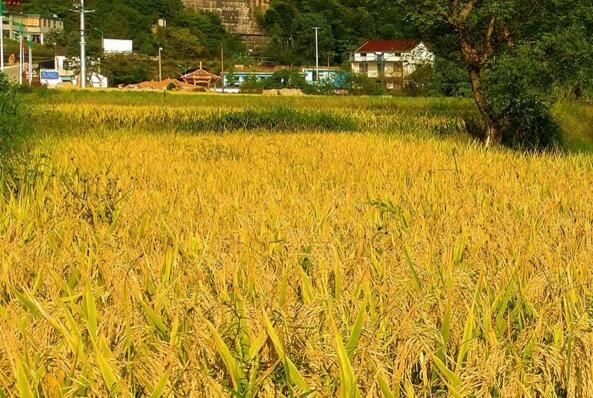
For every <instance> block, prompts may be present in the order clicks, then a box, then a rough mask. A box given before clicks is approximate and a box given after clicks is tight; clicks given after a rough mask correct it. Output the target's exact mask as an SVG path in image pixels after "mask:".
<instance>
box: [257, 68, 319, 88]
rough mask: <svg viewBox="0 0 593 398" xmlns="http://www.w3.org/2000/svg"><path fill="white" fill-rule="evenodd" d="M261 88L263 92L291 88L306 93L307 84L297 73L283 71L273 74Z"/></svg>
mask: <svg viewBox="0 0 593 398" xmlns="http://www.w3.org/2000/svg"><path fill="white" fill-rule="evenodd" d="M263 88H264V90H275V89H282V88H292V89H298V90H302V91H307V90H308V89H309V84H308V83H307V81H306V80H305V77H304V76H303V75H301V74H300V73H299V72H296V71H291V70H288V69H284V70H280V71H278V72H275V73H274V74H273V75H272V76H270V77H269V78H267V79H266V80H264V82H263Z"/></svg>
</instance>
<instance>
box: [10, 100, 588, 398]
mask: <svg viewBox="0 0 593 398" xmlns="http://www.w3.org/2000/svg"><path fill="white" fill-rule="evenodd" d="M36 95H37V96H36V97H31V98H33V99H34V101H33V100H31V103H30V104H29V106H30V107H31V108H32V114H33V115H34V121H35V123H36V128H37V135H36V136H35V137H34V138H33V139H32V143H31V145H29V146H28V147H27V151H28V153H27V155H28V157H27V159H28V161H27V162H20V163H18V164H16V165H14V170H13V171H12V172H11V173H3V174H2V175H1V184H0V190H1V191H0V253H1V256H2V261H1V266H2V270H1V272H0V336H1V338H2V342H3V344H1V345H0V395H2V396H23V397H34V396H56V397H57V396H65V397H74V396H109V395H112V396H132V395H133V396H153V397H161V396H195V397H228V396H232V397H305V396H315V397H363V396H364V397H388V398H391V397H415V396H417V397H427V396H431V397H433V396H434V397H439V396H442V397H446V396H447V397H448V396H453V397H471V396H475V397H482V396H484V397H511V396H512V397H514V396H525V397H527V396H540V397H584V396H589V395H590V394H591V392H592V391H593V365H592V364H593V352H592V347H593V332H592V328H591V326H592V318H591V317H592V316H593V307H592V305H591V304H592V303H593V295H592V293H591V286H592V283H593V275H592V271H591V267H589V265H588V264H589V262H590V257H591V253H592V252H593V238H592V237H593V234H592V232H593V231H592V225H593V222H592V220H593V206H591V204H590V203H589V201H588V199H587V198H589V197H590V187H591V185H592V184H593V161H592V158H591V155H590V154H588V153H586V152H583V153H580V154H571V153H559V152H555V153H549V154H545V153H544V154H538V155H536V154H526V153H520V152H513V151H509V150H505V149H495V150H485V149H484V148H483V146H482V145H481V144H479V143H476V142H474V141H472V139H471V138H468V137H467V133H466V132H465V129H466V123H465V120H466V117H467V116H468V115H469V116H471V114H472V112H471V104H470V103H468V102H466V101H454V100H439V99H434V100H428V99H386V98H343V99H342V98H322V97H315V98H295V99H276V98H260V97H251V96H245V97H215V96H208V95H204V96H196V97H190V96H185V95H169V96H167V97H162V96H161V95H144V94H140V95H132V94H105V95H97V94H89V93H83V94H74V93H42V94H36ZM575 107H576V105H575ZM571 109H573V111H574V114H576V113H577V110H575V109H577V108H571ZM579 109H581V108H579ZM582 109H585V108H582ZM578 112H581V111H578ZM583 112H584V111H583ZM584 113H586V112H584ZM280 119H282V120H284V121H285V123H286V125H285V126H283V127H282V128H277V127H275V126H276V125H277V124H276V123H277V120H280ZM567 120H568V119H567ZM576 120H578V118H577V117H571V118H570V121H571V123H573V124H575V125H576V124H577V121H576Z"/></svg>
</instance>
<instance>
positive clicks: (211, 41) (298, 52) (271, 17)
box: [23, 0, 417, 65]
mask: <svg viewBox="0 0 593 398" xmlns="http://www.w3.org/2000/svg"><path fill="white" fill-rule="evenodd" d="M73 3H76V1H73V0H29V1H25V2H24V5H23V10H24V11H26V12H34V13H42V14H57V15H59V16H60V17H62V18H64V20H65V33H64V34H63V35H60V36H59V37H57V38H56V39H55V42H56V44H57V46H58V47H63V48H64V49H65V50H66V51H67V52H69V53H75V52H76V51H77V43H78V39H79V38H78V23H79V22H78V15H77V14H76V13H74V12H72V11H71V10H72V8H73ZM86 3H87V6H88V7H89V8H91V9H93V10H95V12H94V13H92V14H89V15H88V26H89V31H88V35H89V41H90V43H89V44H90V45H89V51H90V52H91V53H92V52H93V51H98V50H99V49H100V38H101V35H102V34H104V35H105V36H106V37H112V38H129V39H133V40H134V47H135V50H137V51H138V52H141V53H144V54H149V55H154V54H156V53H157V51H158V47H159V46H166V47H167V48H168V50H170V51H171V52H172V53H171V52H170V53H169V55H170V56H172V57H174V58H179V59H191V58H197V57H199V58H217V57H218V49H219V47H220V43H221V42H225V48H226V49H227V50H228V51H229V54H232V53H240V52H241V51H242V49H241V45H240V43H239V41H238V40H237V38H235V37H233V36H232V35H229V34H228V33H227V32H225V30H224V28H223V26H222V24H221V22H220V19H219V18H218V17H217V16H215V15H212V14H210V13H201V12H194V11H190V10H186V9H184V7H183V5H182V2H181V0H87V1H86ZM394 3H395V2H393V1H390V0H329V1H325V0H324V1H321V0H277V1H276V0H274V1H272V2H271V4H270V8H269V10H268V11H267V12H266V13H265V14H262V15H260V16H259V17H258V19H259V23H260V25H261V28H262V30H263V31H264V32H265V33H266V35H267V36H269V39H270V40H269V45H268V46H267V48H266V49H265V50H262V51H260V52H261V53H260V54H257V55H263V56H267V57H268V59H269V60H271V61H275V62H278V63H282V64H294V65H302V64H310V63H312V62H313V60H314V45H313V42H314V30H313V27H319V28H320V30H319V48H320V53H321V58H322V60H323V63H327V62H328V61H329V62H330V63H331V64H341V63H343V62H344V61H345V60H347V58H348V54H349V53H350V51H351V50H353V49H354V48H356V47H357V46H358V45H359V44H360V43H361V42H363V41H364V40H367V39H372V38H384V39H390V38H399V37H416V36H417V31H416V29H414V28H413V27H412V26H411V25H410V23H409V22H408V21H406V19H405V14H404V12H402V9H401V7H400V6H398V5H396V4H394ZM158 18H165V19H167V22H168V29H163V30H161V31H160V32H159V34H157V35H154V34H153V32H152V30H151V28H152V26H153V25H154V24H155V23H156V21H157V19H158ZM256 53H257V50H256Z"/></svg>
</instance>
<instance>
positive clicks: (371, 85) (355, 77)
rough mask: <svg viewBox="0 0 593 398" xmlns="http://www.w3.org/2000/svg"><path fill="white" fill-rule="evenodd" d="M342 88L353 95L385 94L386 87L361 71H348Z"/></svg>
mask: <svg viewBox="0 0 593 398" xmlns="http://www.w3.org/2000/svg"><path fill="white" fill-rule="evenodd" d="M342 86H343V87H340V88H343V89H346V90H348V92H350V94H353V95H383V94H385V88H384V87H382V86H381V85H380V84H379V83H377V82H376V81H375V80H374V79H371V78H369V77H368V76H366V75H364V74H362V73H360V74H357V73H348V74H346V76H345V77H344V80H343V82H342Z"/></svg>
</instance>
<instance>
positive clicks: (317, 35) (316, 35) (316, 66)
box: [313, 26, 321, 83]
mask: <svg viewBox="0 0 593 398" xmlns="http://www.w3.org/2000/svg"><path fill="white" fill-rule="evenodd" d="M313 29H315V80H317V83H319V29H321V28H319V27H318V26H315V27H314V28H313Z"/></svg>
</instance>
